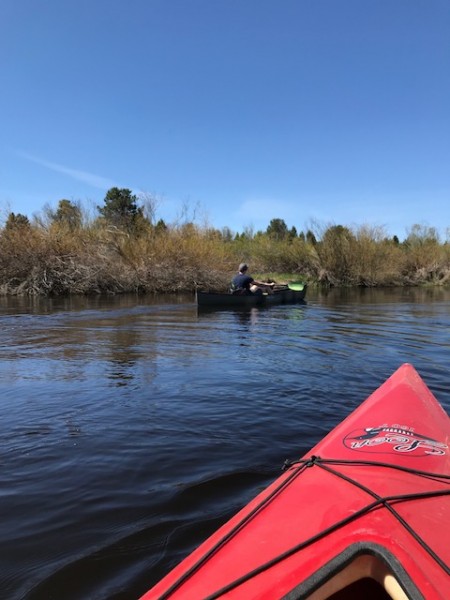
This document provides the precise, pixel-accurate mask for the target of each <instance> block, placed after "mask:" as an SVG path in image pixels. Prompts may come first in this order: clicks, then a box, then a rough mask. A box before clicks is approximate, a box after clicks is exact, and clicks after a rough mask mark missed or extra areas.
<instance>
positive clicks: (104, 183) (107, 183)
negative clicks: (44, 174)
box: [17, 152, 117, 190]
mask: <svg viewBox="0 0 450 600" xmlns="http://www.w3.org/2000/svg"><path fill="white" fill-rule="evenodd" d="M17 154H18V155H19V156H21V157H22V158H25V159H26V160H29V161H31V162H34V163H36V164H37V165H41V166H42V167H45V168H46V169H50V170H51V171H56V172H57V173H62V174H63V175H67V176H68V177H72V179H76V180H77V181H82V182H83V183H87V184H88V185H90V186H92V187H95V188H98V189H100V190H105V189H109V188H112V187H116V186H117V184H116V183H115V182H114V181H112V180H111V179H107V178H106V177H101V176H99V175H94V174H93V173H87V172H86V171H80V170H78V169H71V168H70V167H66V166H64V165H60V164H58V163H54V162H50V161H48V160H44V159H42V158H39V157H37V156H33V155H32V154H28V153H27V152H18V153H17Z"/></svg>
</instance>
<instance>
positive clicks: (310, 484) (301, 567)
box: [143, 365, 450, 600]
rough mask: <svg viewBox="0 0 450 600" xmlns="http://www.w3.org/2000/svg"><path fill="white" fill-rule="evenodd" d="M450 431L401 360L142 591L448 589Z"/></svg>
mask: <svg viewBox="0 0 450 600" xmlns="http://www.w3.org/2000/svg"><path fill="white" fill-rule="evenodd" d="M449 438H450V427H449V420H448V416H447V415H446V413H445V411H444V410H443V409H442V407H441V406H440V405H439V403H438V402H437V400H436V399H435V398H434V396H433V395H432V394H431V392H430V390H429V389H428V388H427V387H426V385H425V384H424V383H423V381H422V380H421V379H420V377H419V375H418V374H417V372H416V371H415V370H414V369H413V367H411V365H403V366H402V367H400V369H398V370H397V371H396V373H394V375H392V376H391V377H390V378H389V379H388V380H387V381H386V382H385V383H384V384H383V385H382V386H381V387H380V388H378V390H376V391H375V392H374V393H373V394H372V395H371V396H370V397H369V398H368V399H367V400H366V401H365V402H364V403H363V404H362V405H361V406H360V407H359V408H358V409H357V410H356V411H354V412H353V413H352V414H351V415H349V416H348V417H347V418H346V419H345V420H344V421H343V422H342V423H341V424H340V425H339V426H338V427H336V428H335V429H334V430H333V431H332V432H330V433H329V434H328V435H327V436H326V437H325V438H324V439H323V440H322V441H321V442H319V444H317V445H316V446H315V447H314V448H313V449H312V450H311V451H310V452H309V453H307V454H306V455H305V456H304V457H303V458H302V459H301V460H296V461H293V462H289V463H287V465H286V470H285V473H284V474H283V475H281V477H279V478H278V479H277V480H276V481H275V482H274V483H273V484H271V485H270V486H269V487H268V488H266V490H264V491H263V492H262V493H260V494H259V495H258V496H257V497H256V498H255V499H254V500H252V501H251V502H250V503H249V504H248V505H247V506H246V507H244V508H243V509H242V510H241V511H240V512H239V513H238V514H237V515H235V516H234V517H233V518H232V519H231V520H230V521H228V523H226V524H225V525H223V526H222V527H221V528H220V529H219V530H218V531H217V532H215V533H214V534H213V535H212V536H211V537H210V538H209V539H208V540H206V541H205V542H204V543H203V544H202V545H201V546H200V547H199V548H198V549H197V550H195V551H194V552H193V553H192V554H191V555H190V556H188V557H187V558H186V559H185V560H184V561H183V562H182V563H181V564H180V565H178V566H177V567H175V569H174V570H173V571H171V572H170V573H169V574H168V575H167V576H166V577H165V578H164V579H163V580H162V581H161V582H160V583H158V584H157V585H156V586H155V587H154V588H152V589H151V590H150V591H149V592H147V594H145V595H144V596H143V599H145V600H150V599H154V598H159V599H160V600H162V599H163V598H177V599H179V598H186V599H189V598H195V599H206V598H208V600H212V599H213V598H222V597H223V598H225V597H226V598H228V599H230V598H231V599H241V598H258V599H265V598H266V599H269V598H270V599H274V598H286V599H287V598H289V600H293V599H301V598H309V599H313V600H325V599H328V600H330V599H332V600H340V599H341V598H346V599H348V598H353V597H355V598H365V599H367V598H369V599H370V598H377V599H383V598H392V599H394V600H404V599H405V598H408V599H423V598H426V599H427V600H430V599H436V600H437V599H439V600H445V598H447V597H448V596H447V590H448V584H449V581H450V570H449V567H448V563H449V559H450V547H449V544H448V540H447V539H446V536H445V532H444V531H443V529H444V528H445V527H447V528H448V524H449V523H450V503H449V501H448V500H449V499H448V495H449V483H450V462H449V460H450V459H449V450H448V440H449Z"/></svg>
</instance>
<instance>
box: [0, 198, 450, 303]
mask: <svg viewBox="0 0 450 600" xmlns="http://www.w3.org/2000/svg"><path fill="white" fill-rule="evenodd" d="M154 208H155V206H154V204H152V201H151V199H147V203H146V205H145V203H144V204H142V203H141V205H140V203H139V199H138V198H137V197H136V196H135V195H133V194H132V192H131V191H130V190H128V189H118V188H112V189H111V190H109V191H108V193H107V194H106V197H105V200H104V204H103V205H102V206H98V207H97V209H96V210H97V214H96V215H95V216H94V217H90V218H88V217H87V215H86V214H85V212H84V211H83V208H82V207H81V205H80V204H79V203H77V202H72V201H70V200H61V201H60V202H59V204H58V207H57V209H56V210H51V209H49V208H47V209H46V210H45V211H44V215H43V216H42V215H41V216H40V217H35V218H34V219H32V220H31V221H30V220H29V219H28V217H26V216H24V215H21V214H15V213H13V212H10V213H8V214H7V215H6V216H5V219H4V222H3V225H2V227H1V228H0V294H1V295H7V294H15V295H22V294H28V295H46V296H55V295H63V294H100V293H121V292H140V293H153V292H154V293H156V292H181V291H184V292H190V291H192V292H193V291H194V290H195V289H196V288H197V287H198V288H201V289H210V290H212V289H215V290H223V289H226V288H227V286H228V282H229V280H230V278H231V276H232V275H233V273H234V272H235V271H236V266H237V265H238V264H239V263H240V262H242V261H246V262H248V263H249V265H250V270H251V272H252V274H253V275H258V277H266V278H267V279H268V280H269V279H272V280H276V281H278V282H283V281H286V280H287V279H296V280H300V279H302V280H305V281H308V283H309V284H317V285H323V286H365V287H375V286H406V285H408V286H412V285H424V284H428V285H450V243H449V240H440V239H439V236H438V234H437V232H436V230H435V229H434V228H433V227H428V226H424V225H415V226H413V227H412V228H411V230H410V231H409V233H408V234H407V236H406V237H405V239H404V240H402V241H400V240H399V239H398V238H397V237H395V236H394V237H392V238H389V237H387V236H386V234H385V232H384V230H383V228H380V227H370V226H359V227H356V228H355V227H349V226H345V225H336V224H331V225H327V226H318V225H314V226H311V228H309V229H308V230H307V231H297V230H296V228H295V227H291V228H289V227H288V226H287V225H286V223H285V222H284V220H282V219H279V218H274V219H272V220H271V221H270V223H269V225H268V227H267V229H266V230H265V231H257V232H253V231H251V230H249V229H246V230H245V231H243V232H239V233H234V232H232V231H231V230H229V229H228V228H224V229H223V230H217V229H214V228H212V227H210V226H208V225H207V224H202V225H200V224H198V223H196V222H195V220H192V219H187V218H185V219H180V221H179V222H177V223H172V224H166V223H165V222H164V221H163V220H162V219H159V220H157V219H156V218H155V210H154ZM280 274H283V275H280Z"/></svg>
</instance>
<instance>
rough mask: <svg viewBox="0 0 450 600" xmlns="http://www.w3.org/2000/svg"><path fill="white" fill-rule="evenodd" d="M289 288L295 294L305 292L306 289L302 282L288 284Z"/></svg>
mask: <svg viewBox="0 0 450 600" xmlns="http://www.w3.org/2000/svg"><path fill="white" fill-rule="evenodd" d="M287 286H288V288H289V289H290V290H292V291H294V292H303V290H304V289H305V284H304V283H302V282H301V281H291V283H288V284H287Z"/></svg>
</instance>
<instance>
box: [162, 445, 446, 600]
mask: <svg viewBox="0 0 450 600" xmlns="http://www.w3.org/2000/svg"><path fill="white" fill-rule="evenodd" d="M315 466H317V467H320V468H322V469H324V470H325V471H327V472H328V473H330V474H332V475H334V476H337V477H339V478H340V479H343V480H344V481H346V482H348V483H350V484H351V485H354V486H355V487H357V488H359V489H361V490H362V491H364V492H365V493H367V494H368V495H369V496H371V497H372V498H374V500H373V502H370V503H369V504H367V505H366V506H364V507H362V508H361V509H359V510H358V511H356V512H354V513H353V514H351V515H350V516H348V517H346V518H344V519H341V520H339V521H337V522H336V523H334V524H333V525H330V526H329V527H327V528H326V529H323V530H322V531H320V532H319V533H317V534H316V535H314V536H311V537H310V538H308V539H306V540H304V541H302V542H300V543H298V544H296V545H294V546H292V547H291V548H289V549H287V550H285V551H284V552H282V553H280V554H278V555H277V556H275V557H274V558H272V559H271V560H269V561H267V562H265V563H263V564H261V565H260V566H258V567H256V568H254V569H252V570H250V571H248V572H247V573H245V574H244V575H242V576H241V577H239V578H237V579H235V580H233V581H231V582H230V583H228V584H227V585H225V586H223V587H222V588H220V589H219V590H216V591H215V592H213V593H212V594H209V595H208V596H207V597H205V598H204V600H216V599H217V598H220V596H222V595H223V594H225V593H227V592H229V591H231V590H233V589H235V588H236V587H239V586H240V585H242V584H243V583H245V582H246V581H249V580H250V579H252V578H253V577H256V576H257V575H259V574H260V573H263V572H264V571H266V570H267V569H269V568H271V567H273V566H274V565H276V564H278V563H279V562H281V561H283V560H285V559H286V558H288V557H290V556H292V555H293V554H295V553H297V552H299V551H301V550H303V549H304V548H306V547H307V546H310V545H311V544H313V543H315V542H317V541H318V540H320V539H322V538H324V537H326V536H327V535H329V534H331V533H333V532H334V531H336V530H338V529H340V528H341V527H344V526H345V525H347V524H349V523H351V522H353V521H355V520H357V519H359V518H360V517H362V516H363V515H365V514H367V513H369V512H370V511H372V510H374V509H376V508H379V507H383V508H386V509H387V510H388V511H389V512H390V513H391V514H392V515H393V517H394V518H395V519H396V520H397V521H398V522H399V523H400V524H401V525H402V526H403V527H404V528H405V529H406V530H407V531H408V533H409V534H410V535H411V536H412V537H413V538H414V539H415V540H416V542H417V543H418V544H419V545H420V546H421V547H422V548H423V549H424V550H425V552H427V553H428V554H429V556H431V557H432V558H433V559H434V561H435V562H436V563H437V564H438V565H439V567H440V568H441V569H442V570H443V571H444V572H445V573H446V574H447V575H450V567H449V566H448V565H446V564H445V562H444V561H443V560H442V559H441V558H440V557H439V556H438V555H437V554H436V553H435V552H434V551H433V549H432V548H430V547H429V546H428V544H427V543H426V542H425V541H424V540H423V539H422V538H421V537H420V536H419V535H418V533H417V532H416V531H415V530H414V529H413V528H412V527H411V526H410V525H409V524H408V523H407V522H406V521H405V520H404V519H403V517H402V516H401V515H400V514H399V513H398V512H397V511H396V510H395V508H394V507H393V506H392V504H393V503H397V502H404V501H410V500H418V499H424V498H431V497H437V496H447V495H450V489H440V490H430V491H424V492H417V493H407V494H394V495H391V496H379V495H378V494H377V493H375V492H374V491H373V490H371V489H370V488H368V487H367V486H365V485H363V484H361V483H359V482H358V481H356V480H355V479H353V478H351V477H349V476H348V475H345V474H344V473H341V472H340V471H338V470H336V469H335V468H333V467H334V466H376V467H385V468H389V469H394V470H398V471H403V472H406V473H409V474H412V475H416V476H418V477H423V478H426V479H432V480H434V481H439V482H442V483H447V482H449V483H450V475H447V474H437V473H430V472H428V471H421V470H418V469H411V468H408V467H401V466H398V465H392V464H390V463H380V462H376V461H363V460H340V459H322V458H320V457H318V456H311V457H310V458H308V459H301V460H296V461H285V463H284V465H283V470H290V469H292V471H291V473H290V474H289V475H288V476H287V477H286V478H285V479H283V480H282V481H281V482H280V484H279V485H278V486H277V487H276V488H275V489H274V490H272V492H271V493H270V494H269V495H268V496H267V497H265V498H264V499H263V500H262V501H261V502H260V503H259V504H258V505H257V506H256V507H255V508H253V509H252V510H251V511H250V512H249V513H248V514H247V515H246V516H245V517H244V518H243V519H242V520H241V521H240V522H239V523H237V524H236V525H235V526H234V527H233V528H232V529H231V530H230V531H229V532H228V533H227V534H226V535H225V536H224V537H223V538H222V539H221V540H219V541H218V542H217V543H216V544H215V545H214V546H213V547H212V548H211V549H210V550H208V552H206V553H205V554H204V555H203V556H202V557H201V558H200V559H199V560H198V561H197V562H196V563H195V564H194V565H192V567H191V568H190V569H188V570H187V571H186V572H185V573H184V574H183V575H182V576H181V577H180V578H179V579H178V580H177V581H175V582H174V583H173V584H172V585H171V586H170V588H169V589H168V590H166V591H165V592H164V593H163V594H162V595H161V596H160V597H159V600H166V599H167V598H170V596H171V595H172V594H173V593H174V592H175V591H176V590H177V589H178V588H179V587H181V586H182V585H183V584H184V583H185V582H186V581H187V580H188V579H189V578H190V577H191V576H192V575H193V574H194V573H195V572H196V571H198V569H199V568H200V567H201V566H202V565H203V564H205V563H206V562H207V561H208V560H209V559H210V558H211V557H212V556H213V555H214V554H216V552H217V551H218V550H219V549H220V548H222V547H223V546H224V545H225V544H226V543H227V542H228V541H229V540H231V539H232V538H233V537H234V536H235V535H236V534H237V533H238V531H240V530H241V529H242V528H243V527H244V525H246V524H247V523H248V522H249V521H250V520H251V519H253V518H254V517H255V516H256V515H257V514H258V513H259V512H261V511H262V510H263V509H264V508H265V507H266V506H267V505H268V504H270V502H272V500H273V499H274V498H275V497H276V496H278V495H279V494H280V493H281V492H282V491H283V490H284V488H285V487H287V486H288V485H289V484H290V483H291V482H292V481H293V480H294V479H296V478H297V477H298V476H299V475H300V474H301V473H303V472H304V471H305V470H306V469H308V468H311V467H315Z"/></svg>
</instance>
